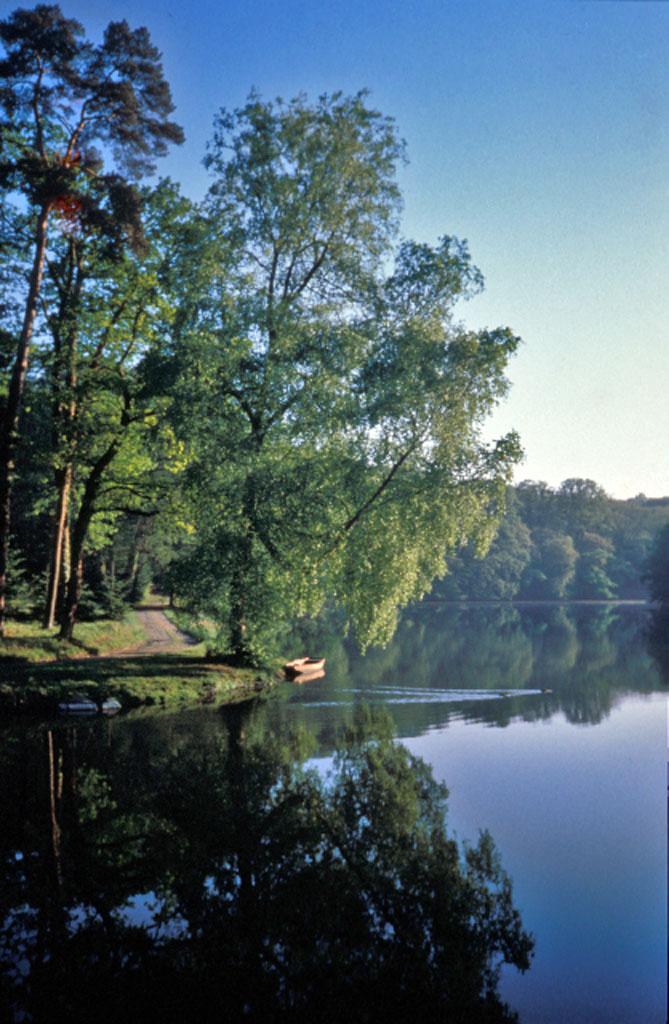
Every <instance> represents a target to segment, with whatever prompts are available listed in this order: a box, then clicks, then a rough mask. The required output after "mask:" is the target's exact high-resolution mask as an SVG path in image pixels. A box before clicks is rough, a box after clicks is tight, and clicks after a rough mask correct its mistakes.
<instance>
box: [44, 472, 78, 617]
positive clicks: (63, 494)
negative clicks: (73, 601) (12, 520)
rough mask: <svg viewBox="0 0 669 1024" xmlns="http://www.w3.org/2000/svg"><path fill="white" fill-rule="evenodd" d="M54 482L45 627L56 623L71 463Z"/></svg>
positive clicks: (58, 474) (67, 535)
mask: <svg viewBox="0 0 669 1024" xmlns="http://www.w3.org/2000/svg"><path fill="white" fill-rule="evenodd" d="M56 484H57V487H58V501H57V504H56V516H55V522H54V531H53V542H52V548H51V561H50V565H49V584H48V590H47V601H46V609H45V612H44V621H43V625H44V628H45V629H53V627H54V625H55V623H56V606H57V603H58V595H59V594H60V592H61V583H62V577H63V551H64V548H65V540H66V537H69V533H68V529H67V513H68V508H69V504H70V490H71V488H72V464H71V463H69V464H68V465H67V466H66V467H65V469H59V470H57V471H56ZM68 578H69V565H68Z"/></svg>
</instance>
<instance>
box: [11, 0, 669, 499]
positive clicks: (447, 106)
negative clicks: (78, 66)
mask: <svg viewBox="0 0 669 1024" xmlns="http://www.w3.org/2000/svg"><path fill="white" fill-rule="evenodd" d="M15 6H17V5H16V4H7V3H5V2H4V0H3V2H1V3H0V12H2V14H3V16H6V14H8V13H9V12H10V11H11V10H13V9H14V7H15ZM20 6H30V4H29V3H28V2H27V0H23V2H22V3H21V5H20ZM61 7H62V9H63V12H64V13H65V15H66V16H68V17H75V18H77V19H79V20H80V21H81V22H82V23H83V24H84V26H85V28H86V30H87V33H88V35H89V36H90V37H91V38H93V39H99V38H100V36H101V33H102V31H103V29H104V26H105V25H106V24H107V22H108V21H109V20H112V19H115V20H118V19H120V18H127V20H128V21H129V22H130V24H131V25H132V26H133V27H136V26H138V25H146V26H147V27H148V29H149V31H150V33H151V37H152V39H153V41H154V42H155V43H156V44H157V46H158V47H159V49H160V50H161V51H162V53H163V64H164V69H165V73H166V77H167V79H168V81H169V82H170V84H171V87H172V93H173V97H174V101H175V104H176V119H177V120H178V121H179V122H180V123H181V124H182V125H183V126H184V128H185V131H186V143H185V144H184V146H183V147H181V148H180V149H179V150H178V152H174V153H172V154H171V155H170V156H169V157H168V158H166V159H165V160H163V161H161V164H160V173H162V174H168V175H170V176H172V177H173V178H175V179H176V180H178V181H179V182H180V183H181V184H182V187H183V188H184V191H185V192H186V193H187V194H189V195H190V196H192V197H193V198H200V197H201V196H202V195H203V194H204V192H205V191H206V188H207V185H208V176H207V172H206V171H205V170H204V168H203V167H202V163H201V161H202V157H203V155H204V152H205V148H206V143H207V140H208V138H209V137H210V136H211V129H212V122H213V117H214V114H215V113H216V111H217V110H219V109H220V108H221V107H227V108H234V107H237V106H241V105H242V104H243V103H244V100H245V98H246V96H247V94H248V92H249V90H250V89H251V88H252V87H255V88H256V89H257V90H258V91H259V92H260V93H261V94H262V96H263V97H264V98H267V99H270V98H274V97H275V96H282V97H284V98H290V97H292V96H294V95H295V94H297V93H298V92H305V93H307V95H309V96H312V97H315V96H317V95H319V94H321V93H323V92H333V91H335V90H343V91H344V92H347V93H352V92H357V91H358V90H359V89H361V88H367V89H369V90H370V92H371V102H372V103H373V104H374V105H375V106H376V107H377V108H378V109H379V110H381V111H382V112H383V113H384V114H388V115H390V116H392V117H394V118H395V120H396V122H397V126H398V130H399V133H400V134H401V135H402V136H403V138H404V139H405V140H406V143H407V150H408V156H409V161H410V163H409V165H408V166H407V167H406V168H403V169H402V170H401V172H400V185H401V188H402V191H403V194H404V213H403V219H402V235H403V236H404V237H407V238H415V239H417V240H420V241H425V242H430V243H434V242H435V241H436V240H437V238H438V237H439V236H440V235H442V234H449V235H456V236H458V237H460V238H467V239H468V241H469V246H470V250H471V253H472V257H473V260H474V263H475V264H476V265H477V266H478V267H479V268H480V269H481V271H482V272H483V274H484V277H485V279H486V290H485V292H484V294H483V295H481V296H479V297H477V298H475V299H473V300H471V301H470V302H469V303H467V304H465V305H463V306H461V307H460V308H459V311H458V312H459V315H460V317H461V318H462V319H463V320H464V321H465V322H466V323H467V325H468V326H470V327H472V328H478V327H484V326H488V327H493V326H497V325H499V324H505V325H509V326H510V327H512V328H513V330H514V331H515V333H517V334H519V335H520V336H521V338H522V339H523V345H522V346H521V349H520V351H519V353H518V354H517V355H516V356H515V358H514V361H513V364H512V366H511V368H510V378H511V381H512V389H511V391H510V394H509V396H508V398H507V399H506V401H505V402H504V404H503V406H502V407H500V409H499V410H498V411H497V412H496V413H495V415H494V416H493V418H492V420H491V421H490V423H489V425H488V426H487V427H486V434H487V436H488V437H490V438H492V437H496V436H499V435H500V434H502V433H504V432H506V431H507V430H510V429H515V430H517V431H518V432H519V433H520V436H521V441H522V444H523V447H524V449H525V453H526V457H525V461H524V463H523V464H522V465H521V466H520V467H519V469H518V472H517V474H516V478H517V479H518V480H521V479H535V480H545V481H547V482H548V483H549V484H551V485H553V486H557V485H559V483H560V482H561V481H562V480H564V479H566V478H567V477H589V478H591V479H594V480H596V481H597V483H599V484H601V485H602V486H603V487H604V488H605V489H606V490H607V491H608V492H609V493H610V494H612V495H613V496H614V497H617V498H626V497H632V496H634V495H636V494H638V493H640V492H643V493H645V494H647V495H654V496H658V495H669V396H668V394H667V392H668V385H669V327H668V326H667V325H668V324H669V289H668V287H667V284H668V280H667V278H668V274H667V271H668V269H669V267H668V264H669V246H668V245H667V239H668V238H669V187H668V186H669V60H667V56H668V48H669V3H663V2H643V0H642V2H634V0H629V2H625V0H623V2H609V0H595V2H581V0H565V2H552V3H551V2H548V3H546V2H540V0H536V2H522V3H516V2H513V0H504V2H501V3H497V2H495V0H486V2H482V3H480V2H478V0H462V2H457V0H454V2H446V3H445V2H443V0H413V2H412V0H403V2H393V0H383V2H381V0H377V2H373V0H339V2H337V0H308V2H307V0H271V2H265V0H237V2H234V3H233V2H231V0H190V2H188V3H186V2H182V3H180V4H179V3H175V2H173V0H134V2H132V3H130V2H126V0H105V2H104V3H102V2H100V0H85V2H84V0H72V2H69V0H62V2H61Z"/></svg>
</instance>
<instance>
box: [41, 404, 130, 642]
mask: <svg viewBox="0 0 669 1024" xmlns="http://www.w3.org/2000/svg"><path fill="white" fill-rule="evenodd" d="M124 425H127V423H126V424H124ZM120 443H121V441H120V438H115V439H114V440H113V441H112V443H111V444H110V445H109V447H108V448H107V449H106V451H105V452H104V453H103V454H102V455H101V456H100V458H99V459H98V461H97V462H96V463H95V465H94V466H93V468H92V469H91V471H90V473H89V474H88V479H87V481H86V486H85V487H84V493H83V495H82V498H81V507H80V508H79V515H78V516H77V519H76V522H75V524H74V529H73V531H72V548H71V552H70V560H71V565H72V571H71V573H70V578H69V580H68V582H67V587H66V590H65V602H64V606H63V613H62V618H61V624H60V633H59V634H58V635H59V636H60V638H61V640H72V637H73V635H74V624H75V622H76V620H77V612H78V610H79V601H80V599H81V586H82V583H83V579H84V545H85V544H86V538H87V537H88V528H89V526H90V525H91V519H92V518H93V515H94V514H95V502H96V499H97V496H98V491H99V490H100V485H101V484H102V480H103V476H104V472H105V470H106V469H107V467H108V466H109V464H110V463H111V462H112V461H113V459H114V456H115V455H116V453H117V451H118V449H119V446H120Z"/></svg>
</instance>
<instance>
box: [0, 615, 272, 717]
mask: <svg viewBox="0 0 669 1024" xmlns="http://www.w3.org/2000/svg"><path fill="white" fill-rule="evenodd" d="M88 626H90V627H93V628H91V629H87V627H88ZM8 633H9V635H8V637H7V639H6V641H4V643H3V644H2V648H1V650H2V655H1V656H0V711H3V712H5V713H9V714H12V713H28V714H34V715H42V716H49V715H51V714H54V713H55V712H56V711H57V708H58V703H59V702H60V701H62V700H70V699H72V698H75V697H77V698H81V697H88V698H89V699H91V700H93V701H95V702H96V703H98V704H99V703H100V702H101V701H103V700H105V699H107V698H109V697H115V698H116V699H117V700H118V701H119V702H120V704H121V706H122V708H123V709H124V710H129V709H132V708H137V707H140V706H142V705H143V706H150V707H163V708H175V709H176V708H179V707H184V706H186V705H193V704H214V705H218V704H225V703H232V702H236V701H240V700H248V699H249V698H251V697H254V696H256V695H257V694H259V693H261V692H263V691H264V690H267V689H269V688H270V687H271V686H272V685H273V683H274V681H275V680H274V677H273V676H272V675H271V674H269V673H262V672H259V671H257V670H254V669H243V668H238V667H233V666H229V665H225V664H220V663H217V662H212V661H210V660H208V659H207V658H205V657H204V645H202V644H198V645H195V646H192V647H189V648H187V649H186V650H184V651H183V652H182V653H178V654H158V655H149V656H146V655H145V656H133V654H132V653H128V654H127V655H120V656H119V655H117V656H115V657H104V656H102V655H104V652H105V651H113V650H118V649H119V648H120V649H122V650H123V649H125V648H128V647H132V646H134V645H139V644H141V643H142V642H143V641H144V640H145V639H146V637H145V634H144V631H143V629H142V627H141V624H140V622H139V620H138V619H137V616H135V615H134V614H133V615H131V616H130V617H129V618H128V620H126V622H121V623H109V622H107V623H103V622H99V623H90V624H82V626H81V627H80V633H79V640H78V642H77V644H76V645H69V644H63V643H62V642H61V641H57V640H56V638H55V637H54V636H53V635H52V634H49V633H47V632H46V631H44V630H40V629H39V627H38V626H37V625H36V624H26V625H23V624H21V625H20V626H19V627H18V628H16V629H15V628H14V625H12V627H10V629H9V630H8ZM93 652H95V654H97V655H99V656H95V654H94V653H93Z"/></svg>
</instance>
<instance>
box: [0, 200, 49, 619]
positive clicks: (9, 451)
mask: <svg viewBox="0 0 669 1024" xmlns="http://www.w3.org/2000/svg"><path fill="white" fill-rule="evenodd" d="M50 212H51V204H50V203H45V204H44V205H43V206H42V208H41V210H40V212H39V216H38V218H37V228H36V232H35V256H34V259H33V266H32V270H31V273H30V282H29V286H28V298H27V301H26V309H25V314H24V317H23V326H22V328H21V336H20V338H19V344H18V347H17V350H16V359H15V362H14V368H13V370H12V379H11V382H10V385H9V393H8V395H7V405H6V407H5V413H4V417H3V423H2V435H1V436H0V636H4V633H5V597H6V589H7V557H8V555H9V528H10V515H11V498H12V481H13V476H14V459H15V457H16V444H17V441H18V430H19V415H20V413H21V405H22V401H23V392H24V390H25V383H26V375H27V373H28V360H29V356H30V342H31V340H32V335H33V327H34V324H35V314H36V313H37V300H38V298H39V294H40V289H41V286H42V274H43V271H44V257H45V254H46V240H47V228H48V224H49V213H50Z"/></svg>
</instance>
